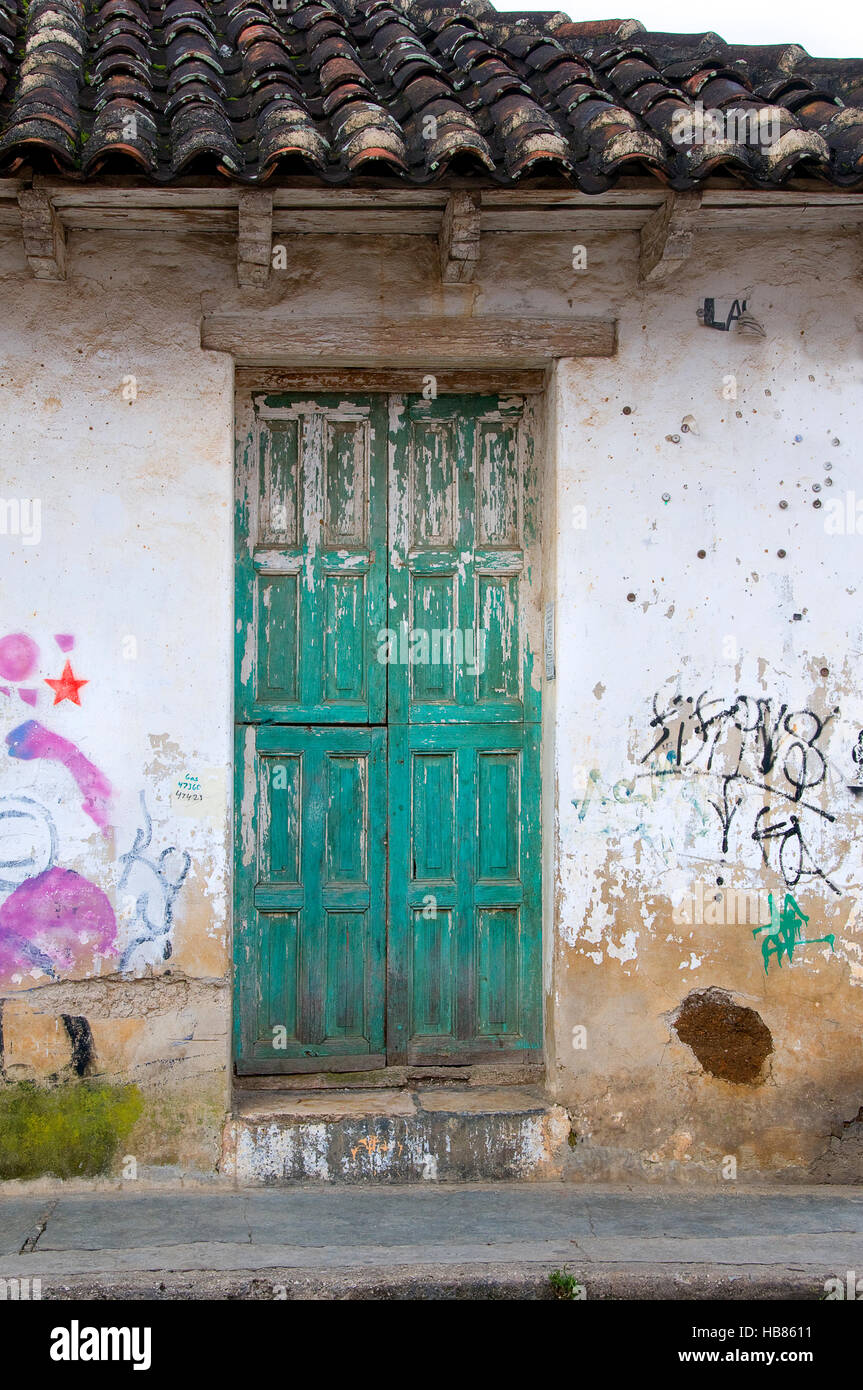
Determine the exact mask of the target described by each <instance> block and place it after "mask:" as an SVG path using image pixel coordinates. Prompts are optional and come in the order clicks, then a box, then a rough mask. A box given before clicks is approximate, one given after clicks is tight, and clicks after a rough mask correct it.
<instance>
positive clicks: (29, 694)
mask: <svg viewBox="0 0 863 1390" xmlns="http://www.w3.org/2000/svg"><path fill="white" fill-rule="evenodd" d="M18 694H19V695H20V697H21V699H22V700H23V701H24V703H25V705H35V703H36V697H37V696H38V694H39V691H38V690H31V689H30V687H29V686H26V687H25V686H23V685H19V687H18Z"/></svg>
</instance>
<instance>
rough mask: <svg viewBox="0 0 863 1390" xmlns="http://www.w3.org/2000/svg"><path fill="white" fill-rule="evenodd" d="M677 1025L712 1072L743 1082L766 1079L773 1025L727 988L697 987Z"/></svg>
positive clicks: (676, 1027)
mask: <svg viewBox="0 0 863 1390" xmlns="http://www.w3.org/2000/svg"><path fill="white" fill-rule="evenodd" d="M674 1028H675V1031H676V1033H677V1036H678V1037H679V1038H680V1041H681V1042H684V1043H686V1045H687V1047H691V1048H692V1051H693V1052H694V1053H695V1055H696V1057H697V1058H698V1061H699V1062H700V1063H701V1065H702V1067H703V1068H704V1070H705V1071H707V1072H710V1074H711V1076H718V1077H719V1078H720V1080H722V1081H733V1082H736V1083H737V1084H739V1085H747V1084H748V1085H752V1084H754V1083H755V1082H757V1081H760V1080H761V1079H762V1075H761V1073H762V1069H763V1067H764V1063H765V1062H766V1060H767V1058H768V1057H769V1056H770V1053H771V1052H772V1051H773V1038H772V1037H771V1036H770V1029H769V1028H768V1027H767V1025H766V1023H765V1022H764V1020H763V1019H762V1018H761V1017H760V1015H758V1014H757V1013H756V1012H755V1010H754V1009H746V1008H744V1007H743V1006H742V1005H741V1004H735V1002H734V1000H733V999H732V997H731V995H730V994H728V993H726V991H725V990H724V989H715V988H712V987H711V988H710V989H698V990H693V991H692V993H691V994H688V995H687V996H686V998H685V999H684V1001H683V1003H682V1004H681V1006H680V1011H679V1012H678V1015H677V1017H676V1019H675V1020H674Z"/></svg>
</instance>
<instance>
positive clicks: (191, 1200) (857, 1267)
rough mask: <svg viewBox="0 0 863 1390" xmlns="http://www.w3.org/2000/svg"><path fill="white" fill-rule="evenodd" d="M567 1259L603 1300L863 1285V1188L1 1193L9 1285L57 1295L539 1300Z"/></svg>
mask: <svg viewBox="0 0 863 1390" xmlns="http://www.w3.org/2000/svg"><path fill="white" fill-rule="evenodd" d="M554 1270H563V1271H564V1272H566V1273H569V1274H572V1275H574V1276H575V1278H576V1280H577V1281H578V1283H579V1284H580V1285H581V1286H582V1287H583V1289H584V1291H585V1295H586V1297H587V1299H588V1300H591V1299H603V1298H662V1299H668V1298H673V1299H692V1298H726V1299H763V1298H768V1299H769V1298H798V1299H821V1298H823V1297H824V1293H825V1290H824V1282H825V1280H826V1279H828V1278H838V1279H841V1280H842V1282H843V1285H844V1284H845V1283H846V1281H847V1274H848V1271H857V1273H856V1275H855V1277H861V1278H863V1187H860V1188H857V1187H826V1186H825V1187H799V1186H790V1185H789V1186H787V1187H781V1188H778V1187H771V1188H739V1187H733V1186H732V1185H731V1184H729V1187H728V1189H727V1190H726V1189H723V1190H721V1191H711V1192H703V1191H702V1192H694V1191H692V1190H681V1189H679V1188H677V1189H673V1190H671V1189H669V1188H662V1189H654V1188H642V1189H639V1188H627V1189H623V1188H609V1187H584V1186H577V1185H574V1184H571V1183H567V1184H563V1183H531V1184H525V1183H521V1184H515V1183H496V1184H493V1185H492V1184H484V1185H464V1184H458V1185H455V1184H454V1185H451V1186H450V1185H444V1184H440V1185H435V1186H431V1185H430V1186H428V1187H417V1186H411V1187H406V1186H405V1187H383V1186H379V1187H368V1188H357V1187H355V1186H354V1187H342V1188H339V1187H333V1186H331V1185H328V1186H327V1187H316V1186H315V1187H312V1186H302V1187H299V1186H297V1187H290V1188H278V1189H277V1188H265V1189H261V1188H256V1189H254V1190H251V1189H245V1190H239V1191H236V1190H234V1191H230V1192H213V1191H201V1190H177V1189H173V1190H171V1191H168V1192H165V1191H147V1192H141V1191H138V1192H133V1191H130V1190H129V1189H128V1188H126V1189H123V1190H121V1191H110V1192H105V1191H99V1192H81V1191H75V1192H64V1191H63V1190H62V1189H60V1190H59V1191H58V1193H57V1194H52V1195H41V1194H36V1195H34V1194H32V1193H24V1194H20V1193H17V1194H16V1193H10V1192H8V1191H7V1192H6V1193H3V1194H0V1280H4V1279H5V1280H7V1281H8V1280H10V1279H19V1280H21V1279H30V1280H31V1281H32V1280H33V1279H35V1278H38V1279H40V1280H41V1297H42V1298H43V1299H68V1298H86V1299H105V1298H108V1299H113V1298H124V1299H125V1298H139V1299H140V1298H144V1299H150V1298H157V1299H174V1298H191V1299H208V1298H216V1299H223V1298H230V1299H272V1298H280V1299H282V1298H288V1299H294V1298H306V1299H308V1298H318V1299H321V1298H322V1299H344V1298H361V1299H394V1298H395V1299H405V1298H423V1299H440V1298H447V1299H453V1298H459V1299H488V1298H498V1299H500V1298H507V1299H536V1298H552V1297H555V1296H556V1295H555V1292H554V1289H553V1286H552V1285H551V1284H550V1282H549V1278H548V1276H549V1274H550V1273H551V1272H552V1271H554ZM861 1287H863V1285H861ZM3 1288H4V1286H2V1285H0V1292H2V1291H3ZM7 1296H9V1294H8V1293H7Z"/></svg>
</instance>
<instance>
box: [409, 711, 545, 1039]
mask: <svg viewBox="0 0 863 1390" xmlns="http://www.w3.org/2000/svg"><path fill="white" fill-rule="evenodd" d="M389 738H390V777H389V794H390V825H391V834H390V931H389V947H388V959H389V1014H388V1048H389V1055H390V1060H391V1061H392V1060H393V1059H397V1060H401V1061H405V1060H407V1061H429V1062H430V1061H433V1060H435V1059H437V1060H439V1061H441V1062H448V1061H453V1060H458V1059H459V1058H461V1059H462V1060H463V1061H465V1062H467V1061H479V1060H491V1059H494V1060H498V1061H505V1060H517V1059H521V1060H524V1055H525V1052H526V1051H529V1050H532V1049H537V1048H539V1047H540V1046H541V1041H542V1029H541V1018H540V1008H539V999H540V991H539V981H540V968H541V964H540V960H541V930H540V922H541V916H540V829H539V816H538V807H539V795H538V793H539V730H538V729H537V728H536V727H528V728H525V727H523V726H522V725H520V724H510V725H504V724H495V725H491V724H481V725H476V724H474V725H461V726H458V725H454V724H451V725H448V726H446V727H445V728H440V727H436V726H434V725H427V724H413V725H401V726H397V725H396V726H391V727H390V733H389Z"/></svg>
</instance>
